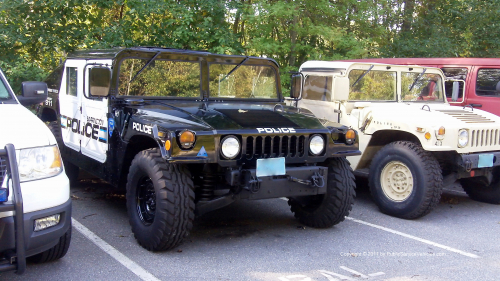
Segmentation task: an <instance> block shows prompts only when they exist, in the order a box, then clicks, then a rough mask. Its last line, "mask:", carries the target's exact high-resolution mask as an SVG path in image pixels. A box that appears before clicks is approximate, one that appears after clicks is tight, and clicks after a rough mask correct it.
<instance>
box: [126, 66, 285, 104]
mask: <svg viewBox="0 0 500 281" xmlns="http://www.w3.org/2000/svg"><path fill="white" fill-rule="evenodd" d="M148 61H149V64H148ZM201 75H202V74H201V65H200V62H199V61H180V60H165V59H153V60H151V61H150V60H148V59H135V58H128V59H124V60H123V61H122V63H121V66H120V74H119V86H118V92H119V94H120V95H123V96H142V97H172V98H200V97H201V81H202V76H201ZM209 88H210V90H209V93H210V98H215V99H217V98H224V99H228V98H235V99H277V98H278V92H277V85H276V72H275V71H274V69H273V68H272V67H270V66H262V65H248V64H244V62H243V63H242V64H240V65H239V64H219V63H210V65H209Z"/></svg>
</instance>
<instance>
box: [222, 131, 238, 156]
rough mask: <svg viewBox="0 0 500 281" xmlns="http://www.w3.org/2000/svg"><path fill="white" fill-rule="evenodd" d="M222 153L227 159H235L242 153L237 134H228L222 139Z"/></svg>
mask: <svg viewBox="0 0 500 281" xmlns="http://www.w3.org/2000/svg"><path fill="white" fill-rule="evenodd" d="M221 149H222V155H223V156H224V157H226V158H227V159H233V158H234V157H236V156H237V155H238V153H240V141H239V140H238V138H236V137H235V136H227V137H225V138H224V139H222V146H221Z"/></svg>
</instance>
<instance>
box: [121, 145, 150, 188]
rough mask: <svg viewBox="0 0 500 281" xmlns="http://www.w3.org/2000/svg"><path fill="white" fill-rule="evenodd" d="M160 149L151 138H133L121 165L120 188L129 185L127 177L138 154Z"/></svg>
mask: <svg viewBox="0 0 500 281" xmlns="http://www.w3.org/2000/svg"><path fill="white" fill-rule="evenodd" d="M156 147H158V143H157V142H156V141H155V140H154V139H153V138H151V137H147V136H142V135H136V136H132V137H131V138H130V140H129V141H128V144H127V147H126V148H125V151H124V155H125V157H124V158H123V162H122V164H121V171H122V172H121V174H120V179H119V183H118V186H120V187H125V184H126V183H127V175H128V171H129V168H130V164H131V163H132V160H133V159H134V157H135V156H136V155H137V153H139V152H141V151H143V150H145V149H149V148H156Z"/></svg>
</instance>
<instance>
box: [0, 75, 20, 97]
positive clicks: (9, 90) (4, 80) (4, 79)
mask: <svg viewBox="0 0 500 281" xmlns="http://www.w3.org/2000/svg"><path fill="white" fill-rule="evenodd" d="M0 82H1V83H3V86H4V87H5V89H6V90H7V94H8V97H7V99H0V104H18V103H19V102H18V101H17V98H16V95H15V94H14V92H13V91H12V88H11V87H10V84H9V82H8V81H7V77H5V75H4V73H3V71H2V70H1V69H0Z"/></svg>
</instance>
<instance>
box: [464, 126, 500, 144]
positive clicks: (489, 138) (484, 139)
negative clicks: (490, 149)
mask: <svg viewBox="0 0 500 281" xmlns="http://www.w3.org/2000/svg"><path fill="white" fill-rule="evenodd" d="M499 144H500V131H499V130H498V129H485V130H472V131H471V135H470V146H471V147H487V146H495V145H499Z"/></svg>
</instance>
